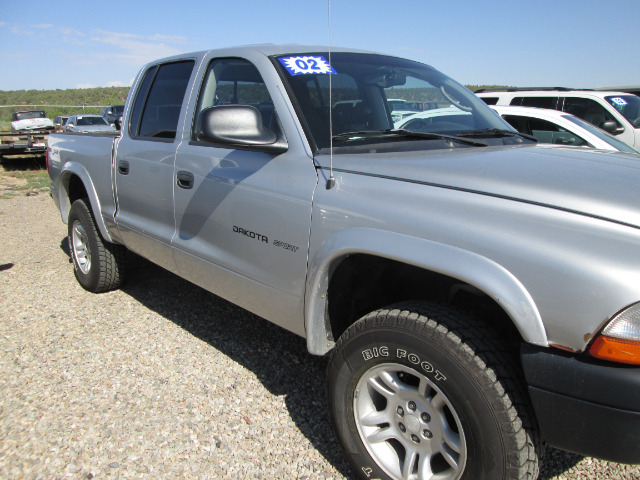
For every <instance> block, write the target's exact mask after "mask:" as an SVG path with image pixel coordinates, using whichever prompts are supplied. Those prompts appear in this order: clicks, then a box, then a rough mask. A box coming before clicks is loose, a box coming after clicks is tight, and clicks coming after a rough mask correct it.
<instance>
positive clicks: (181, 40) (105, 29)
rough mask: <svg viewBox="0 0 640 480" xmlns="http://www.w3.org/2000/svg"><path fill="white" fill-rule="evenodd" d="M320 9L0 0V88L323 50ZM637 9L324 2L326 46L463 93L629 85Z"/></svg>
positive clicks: (293, 4) (290, 0)
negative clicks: (200, 57) (315, 47)
mask: <svg viewBox="0 0 640 480" xmlns="http://www.w3.org/2000/svg"><path fill="white" fill-rule="evenodd" d="M327 10H328V9H327V0H278V1H258V0H235V1H224V2H223V1H218V0H209V1H197V0H196V1H190V2H189V1H188V2H178V1H175V0H172V1H167V0H154V1H146V0H130V1H128V2H123V1H121V0H112V1H110V2H97V1H71V2H65V1H57V2H52V1H46V2H44V1H40V0H33V1H30V2H27V3H24V2H23V3H20V2H17V1H15V0H0V90H21V89H25V90H29V89H36V90H49V89H56V88H60V89H66V88H82V87H91V86H113V85H130V83H131V81H132V80H133V78H134V77H135V75H136V73H137V71H138V70H139V69H140V67H141V66H142V65H143V64H144V63H146V62H148V61H151V60H154V59H156V58H160V57H165V56H169V55H173V54H177V53H183V52H190V51H195V50H205V49H209V48H216V47H223V46H231V45H245V44H252V43H301V44H327V40H328V30H327V26H328V21H327ZM639 18H640V2H639V1H638V0H608V1H606V2H605V1H601V0H600V1H597V2H596V1H594V0H556V1H548V0H536V1H526V0H512V1H503V0H498V1H492V2H482V1H477V0H476V1H469V0H458V1H457V0H449V1H441V0H439V1H434V0H395V1H393V2H392V1H386V2H382V1H378V0H332V1H331V43H332V44H333V45H336V46H347V47H354V48H361V49H367V50H374V51H378V52H382V53H389V54H392V55H398V56H402V57H407V58H411V59H414V60H418V61H421V62H424V63H428V64H430V65H432V66H434V67H436V68H437V69H439V70H441V71H443V72H444V73H446V74H448V75H449V76H451V77H453V78H455V79H456V80H458V81H459V82H462V83H464V84H502V85H513V86H571V87H584V88H592V87H603V86H614V85H638V84H640V54H639V50H638V48H639V47H638V45H639V44H640V42H638V40H640V29H639V27H638V19H639Z"/></svg>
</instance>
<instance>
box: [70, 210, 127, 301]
mask: <svg viewBox="0 0 640 480" xmlns="http://www.w3.org/2000/svg"><path fill="white" fill-rule="evenodd" d="M68 227H69V231H68V234H69V235H68V239H69V250H70V252H71V259H72V260H73V266H74V272H75V276H76V279H77V280H78V282H79V283H80V285H82V287H83V288H84V289H86V290H89V291H90V292H95V293H98V292H104V291H107V290H113V289H115V288H118V287H119V286H120V285H121V284H122V282H123V280H124V275H125V269H126V254H127V252H126V249H125V247H124V246H122V245H116V244H113V243H109V242H106V241H105V240H104V239H103V238H102V235H100V232H99V230H98V228H97V227H96V224H95V220H94V218H93V215H92V213H91V209H90V207H89V201H88V200H87V199H79V200H76V201H75V202H73V205H72V206H71V210H70V212H69V220H68Z"/></svg>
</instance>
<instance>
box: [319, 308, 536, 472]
mask: <svg viewBox="0 0 640 480" xmlns="http://www.w3.org/2000/svg"><path fill="white" fill-rule="evenodd" d="M517 360H518V358H517V355H513V354H512V353H510V352H509V351H508V350H507V349H505V348H504V347H503V345H502V344H501V343H500V341H499V340H498V338H497V337H496V335H495V334H494V333H493V332H492V331H491V330H490V329H488V328H486V326H484V324H482V323H479V322H478V320H477V319H474V318H471V317H470V316H467V315H466V314H465V313H463V312H461V311H457V310H454V309H451V308H449V307H444V306H439V305H426V304H412V305H408V304H405V305H398V306H397V307H392V308H390V309H382V310H378V311H375V312H373V313H371V314H369V315H367V316H365V317H363V318H362V319H360V320H359V321H358V322H356V323H355V324H354V325H352V326H351V327H350V328H349V329H348V330H347V331H346V332H345V333H344V334H343V335H342V337H341V338H340V340H339V341H338V343H337V345H336V350H335V351H334V354H333V356H332V359H331V361H330V363H329V367H328V383H327V389H328V401H329V408H330V414H331V418H332V422H333V426H334V430H335V431H336V433H337V435H338V438H339V439H340V441H341V443H342V446H343V448H344V450H345V452H346V455H347V457H348V459H349V460H350V462H351V465H352V466H353V468H354V469H355V471H356V472H357V473H358V474H359V475H360V476H361V478H366V479H373V478H385V479H402V480H428V479H434V480H435V479H439V480H440V479H443V480H444V479H449V480H458V479H468V480H471V479H473V480H482V479H484V480H500V479H525V478H529V479H534V478H537V474H538V453H539V451H540V442H539V441H538V435H537V432H536V428H535V425H534V424H535V421H534V419H533V415H532V413H531V408H530V406H529V403H528V398H527V395H526V391H525V390H524V385H523V383H522V380H521V379H522V374H521V373H520V372H519V371H518V368H519V367H518V363H517Z"/></svg>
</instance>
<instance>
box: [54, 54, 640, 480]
mask: <svg viewBox="0 0 640 480" xmlns="http://www.w3.org/2000/svg"><path fill="white" fill-rule="evenodd" d="M387 99H394V100H395V99H404V100H406V101H407V102H413V103H416V104H421V105H427V106H428V107H429V108H439V109H443V110H446V113H447V114H439V115H433V116H426V118H424V119H423V121H421V122H414V123H413V125H414V128H412V129H411V130H406V129H397V128H394V124H393V118H392V115H391V112H392V109H391V108H390V106H389V103H388V102H387ZM439 113H442V112H439ZM420 114H421V115H422V117H425V115H424V112H420ZM48 168H49V174H50V177H51V195H52V197H53V200H54V201H55V203H56V205H57V206H58V207H59V209H60V212H61V216H62V220H63V222H65V223H67V224H68V240H69V247H70V252H71V256H72V259H73V266H74V272H75V276H76V278H77V280H78V282H79V283H80V284H81V285H82V287H84V288H85V289H87V290H89V291H91V292H103V291H106V290H110V289H115V288H117V287H118V286H120V285H121V284H122V282H123V281H124V280H125V276H126V262H127V252H128V251H132V252H135V253H136V254H139V255H141V256H143V257H145V258H147V259H149V260H150V261H152V262H155V263H156V264H158V265H160V266H162V267H164V268H166V269H168V270H170V271H171V272H174V273H176V274H178V275H180V276H181V277H184V278H185V279H188V280H189V281H191V282H192V283H194V284H197V285H200V286H202V287H204V288H205V289H207V290H209V291H211V292H213V293H215V294H216V295H218V296H221V297H223V298H225V299H227V300H229V301H231V302H234V303H235V304H237V305H239V306H241V307H243V308H245V309H247V310H249V311H251V312H253V313H255V314H257V315H259V316H261V317H264V318H265V319H267V320H269V321H271V322H274V323H275V324H277V325H280V326H282V327H283V328H285V329H288V330H290V331H292V332H295V333H296V334H299V335H301V336H303V337H304V338H305V339H306V342H307V346H308V350H309V352H310V353H311V354H315V355H325V354H326V355H328V356H329V360H328V369H327V378H326V384H327V398H328V406H329V413H330V418H331V422H332V425H333V428H334V430H335V432H336V436H337V438H338V439H339V441H340V443H341V445H342V447H343V449H344V452H345V455H346V457H347V458H348V459H349V461H350V463H351V466H352V468H353V469H354V471H355V472H357V474H358V475H359V476H360V477H361V478H366V479H374V478H392V479H461V478H464V479H472V480H478V479H487V480H495V479H520V478H527V479H530V478H536V477H537V476H538V475H539V462H540V458H541V456H542V454H543V452H544V448H545V446H546V445H551V446H554V447H557V448H560V449H565V450H569V451H572V452H577V453H580V454H583V455H589V456H595V457H601V458H605V459H609V460H612V461H616V462H623V463H639V462H640V196H639V194H638V189H639V185H640V162H639V158H638V156H637V155H633V154H624V153H618V152H613V153H612V152H603V151H597V150H584V149H580V148H575V147H574V148H571V147H543V146H539V145H537V144H536V143H535V141H533V140H532V139H530V138H527V137H525V136H523V135H521V134H519V133H518V132H516V131H515V130H513V129H512V128H511V127H510V126H509V125H508V124H506V123H505V122H504V121H503V120H502V119H501V118H500V117H499V116H498V115H497V114H496V113H495V112H493V111H492V110H490V109H489V107H488V106H487V105H485V104H484V102H483V101H482V100H480V99H479V98H477V97H475V96H474V95H473V94H472V93H471V92H470V91H469V90H467V89H466V88H464V87H463V86H461V85H460V84H458V83H456V82H455V81H454V80H452V79H450V78H449V77H447V76H445V75H444V74H442V73H440V72H439V71H437V70H436V69H434V68H432V67H430V66H428V65H425V64H422V63H418V62H415V61H410V60H406V59H402V58H397V57H392V56H386V55H382V54H377V53H371V52H364V51H355V50H350V49H342V48H335V49H331V50H329V49H327V48H326V47H321V46H300V45H296V46H293V45H288V46H274V45H265V46H251V47H235V48H228V49H219V50H211V51H203V52H196V53H189V54H185V55H180V56H175V57H171V58H165V59H162V60H158V61H156V62H152V63H150V64H148V65H146V66H145V67H143V68H142V70H141V71H140V73H139V75H138V77H137V79H136V80H135V83H134V85H133V87H132V88H131V91H130V93H129V97H128V99H127V101H126V106H125V110H124V114H123V120H122V129H121V131H120V132H117V133H114V134H84V135H81V134H74V133H62V134H52V135H51V136H50V137H49V143H48ZM212 321H215V320H213V319H212Z"/></svg>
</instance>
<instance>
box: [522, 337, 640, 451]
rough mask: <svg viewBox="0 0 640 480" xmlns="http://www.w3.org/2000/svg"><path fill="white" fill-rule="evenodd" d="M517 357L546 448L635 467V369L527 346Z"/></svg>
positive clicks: (639, 406)
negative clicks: (550, 447) (520, 361)
mask: <svg viewBox="0 0 640 480" xmlns="http://www.w3.org/2000/svg"><path fill="white" fill-rule="evenodd" d="M520 355H521V358H522V366H523V368H524V373H525V378H526V380H527V384H528V386H529V395H530V397H531V402H532V404H533V408H534V410H535V413H536V417H537V419H538V424H539V426H540V431H541V433H542V436H543V438H544V439H545V441H546V442H547V444H549V445H551V446H553V447H556V448H559V449H561V450H567V451H570V452H575V453H579V454H581V455H585V456H590V457H597V458H603V459H606V460H610V461H614V462H620V463H640V368H638V367H633V366H625V365H620V364H615V363H609V362H602V361H598V360H596V359H592V358H591V357H588V356H586V355H585V356H576V355H571V354H569V353H565V352H561V351H558V350H552V349H549V348H540V347H536V346H533V345H529V344H524V345H523V347H522V349H521V352H520Z"/></svg>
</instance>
